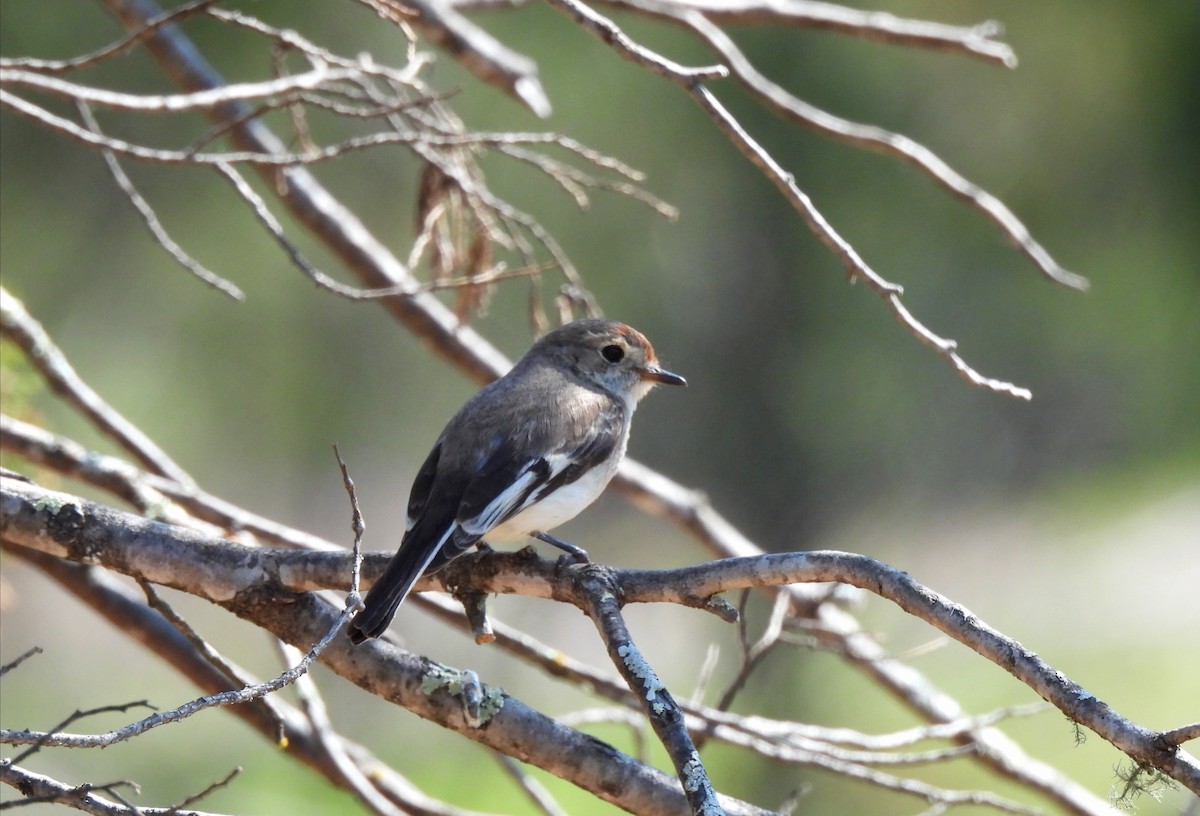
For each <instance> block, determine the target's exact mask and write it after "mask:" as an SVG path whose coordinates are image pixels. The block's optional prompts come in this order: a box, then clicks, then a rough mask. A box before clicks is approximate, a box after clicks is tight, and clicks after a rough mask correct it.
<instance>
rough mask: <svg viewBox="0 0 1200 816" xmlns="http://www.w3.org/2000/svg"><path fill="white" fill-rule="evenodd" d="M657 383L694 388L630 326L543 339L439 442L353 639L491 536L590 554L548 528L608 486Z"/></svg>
mask: <svg viewBox="0 0 1200 816" xmlns="http://www.w3.org/2000/svg"><path fill="white" fill-rule="evenodd" d="M656 383H665V384H667V385H687V381H686V380H684V379H683V377H680V376H679V375H678V374H672V373H671V372H669V371H666V370H664V369H662V368H660V367H659V364H658V358H657V357H655V355H654V348H653V346H651V345H650V341H649V340H647V339H646V338H645V337H644V336H643V335H642V334H641V333H640V332H638V331H637V330H635V329H633V328H630V327H629V326H626V325H625V324H623V323H618V322H616V321H613V320H576V321H575V322H573V323H568V324H567V325H565V326H562V327H560V328H557V329H554V330H553V331H550V332H547V333H546V334H545V335H543V336H542V337H541V338H540V339H538V340H537V342H535V343H534V344H533V346H532V347H530V349H529V351H527V352H526V353H525V356H524V357H522V358H521V359H520V360H519V361H518V362H517V364H516V365H515V366H513V368H512V370H511V371H509V372H508V373H507V374H506V375H504V376H503V377H501V378H500V379H498V380H496V381H495V382H493V383H492V384H491V385H488V386H487V387H485V388H484V389H483V390H482V391H480V392H479V393H478V394H476V395H475V396H473V397H472V398H471V399H469V400H468V401H467V403H466V404H465V405H463V407H462V408H461V409H459V411H458V413H457V414H455V415H454V417H453V418H452V419H451V420H450V422H449V424H447V425H446V428H445V430H443V431H442V435H441V436H439V437H438V440H437V442H436V443H435V444H434V446H433V450H432V451H430V452H429V456H428V457H427V458H426V459H425V464H423V465H421V470H420V471H419V472H418V473H417V477H416V479H415V480H414V481H413V486H412V490H411V492H410V494H409V498H408V524H407V527H406V529H405V533H404V538H403V539H402V540H401V542H400V549H399V550H398V551H397V552H396V554H395V555H394V556H393V557H392V560H391V562H390V563H389V564H388V566H387V570H386V571H385V572H384V573H383V576H382V577H381V578H380V579H379V580H378V581H376V582H375V584H374V585H373V586H372V587H371V590H370V591H369V592H368V593H367V598H366V607H365V608H364V609H363V610H361V611H360V612H359V613H358V614H357V615H355V617H354V620H352V621H351V622H350V639H351V640H352V641H354V642H355V643H362V642H363V641H364V640H367V639H368V638H374V637H379V636H380V635H381V634H383V632H384V631H385V630H386V629H387V627H388V624H390V623H391V621H392V617H393V616H394V615H395V614H396V610H397V609H398V608H399V606H400V603H401V602H402V601H403V600H404V598H405V597H406V596H407V595H408V592H409V590H410V589H412V586H413V584H414V583H416V581H417V579H418V578H420V577H421V576H422V575H424V574H426V573H433V572H436V571H437V570H440V569H441V568H443V567H444V566H446V564H448V563H450V562H451V561H452V560H454V559H455V558H457V557H458V556H460V555H462V554H463V553H465V552H466V551H467V550H468V549H470V548H471V547H472V546H474V545H475V544H478V543H479V542H480V541H482V540H483V539H485V538H489V539H491V538H498V539H503V538H516V537H519V536H522V535H534V536H536V537H538V538H540V539H542V540H544V541H548V542H550V543H552V544H555V545H557V546H560V547H562V548H563V549H567V550H568V551H573V552H576V553H577V554H583V551H582V550H579V549H578V548H573V547H571V546H570V545H568V544H564V543H563V542H560V541H558V540H557V539H554V538H552V537H550V536H548V535H546V534H545V533H546V531H547V530H550V529H552V528H554V527H556V526H558V525H559V524H562V523H563V522H565V521H567V520H569V519H572V518H574V517H575V515H576V514H578V513H579V511H581V510H583V508H585V507H587V506H588V505H589V504H591V503H592V502H593V501H595V500H596V498H597V497H598V496H599V495H600V493H601V492H602V491H603V490H604V488H605V486H606V485H607V484H608V483H609V481H610V480H611V479H612V477H613V475H614V474H615V473H616V472H617V466H618V465H620V463H621V459H622V458H623V457H624V456H625V445H626V443H627V442H628V441H629V425H630V421H631V420H632V419H633V411H634V408H635V407H636V406H637V403H638V400H640V399H641V398H642V397H644V396H646V394H647V393H648V392H649V391H650V389H651V388H653V387H654V385H655V384H656Z"/></svg>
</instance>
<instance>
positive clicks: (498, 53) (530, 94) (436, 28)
mask: <svg viewBox="0 0 1200 816" xmlns="http://www.w3.org/2000/svg"><path fill="white" fill-rule="evenodd" d="M357 2H359V3H362V4H363V5H365V6H368V7H370V8H372V9H373V10H374V11H375V13H376V14H378V15H379V16H380V17H382V18H383V19H385V20H391V21H393V22H396V23H399V24H411V25H412V26H413V27H414V28H416V29H417V30H419V31H420V32H421V33H422V34H424V35H425V36H426V37H427V38H428V39H429V40H430V41H431V42H434V43H436V44H437V45H440V46H441V47H442V48H444V49H445V50H446V51H447V52H449V53H450V54H451V55H452V56H453V57H454V58H455V59H457V60H458V61H459V62H460V63H462V65H463V67H465V68H466V69H467V70H468V71H470V72H471V73H473V74H475V76H477V77H479V78H480V79H482V80H483V81H484V82H487V83H488V84H489V85H495V86H496V87H497V88H499V89H500V90H502V91H504V92H505V93H508V94H511V95H512V96H513V97H515V98H517V99H519V100H520V101H522V102H524V103H525V104H526V105H527V106H528V107H529V109H530V110H531V111H533V112H534V113H536V114H537V115H538V116H541V117H543V118H545V117H547V116H549V115H550V100H549V99H548V98H547V97H546V91H545V90H544V89H543V88H542V83H541V81H540V80H539V79H538V77H537V63H535V62H534V61H533V60H531V59H530V58H529V57H526V56H525V55H524V54H518V53H517V52H516V51H513V50H512V49H511V48H509V47H508V46H506V45H504V44H503V43H501V42H500V41H499V40H497V39H496V38H495V37H493V36H492V35H490V34H488V33H487V32H486V31H484V30H483V29H482V28H480V27H479V26H477V25H475V24H474V23H472V22H471V21H470V20H468V19H467V18H466V17H463V16H462V15H461V14H459V13H458V12H457V11H455V10H454V8H453V7H452V6H451V4H449V3H445V2H442V0H404V1H403V2H400V1H399V0H357Z"/></svg>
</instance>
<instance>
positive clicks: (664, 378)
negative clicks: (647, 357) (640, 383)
mask: <svg viewBox="0 0 1200 816" xmlns="http://www.w3.org/2000/svg"><path fill="white" fill-rule="evenodd" d="M638 373H639V374H641V376H642V379H643V380H649V381H650V382H656V383H662V384H663V385H687V380H685V379H684V378H683V377H680V376H679V375H678V374H672V373H671V372H670V371H667V370H666V369H665V368H659V367H658V366H655V365H651V366H646V367H645V368H643V369H642V370H641V371H639V372H638Z"/></svg>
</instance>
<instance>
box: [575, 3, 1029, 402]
mask: <svg viewBox="0 0 1200 816" xmlns="http://www.w3.org/2000/svg"><path fill="white" fill-rule="evenodd" d="M551 4H552V5H554V6H555V7H556V8H558V9H560V10H562V11H563V12H565V13H566V14H568V15H569V16H570V17H572V18H573V19H574V20H575V21H576V22H578V23H579V24H580V25H581V26H582V27H583V28H584V29H586V30H587V31H589V32H591V33H592V34H593V35H595V36H596V37H597V38H599V39H601V40H603V41H604V42H606V43H608V44H609V45H610V46H612V47H613V49H614V50H615V51H616V52H617V54H618V55H620V56H621V57H623V58H625V59H627V60H629V61H631V62H633V63H635V64H638V65H642V66H645V67H652V68H653V69H654V71H655V73H657V74H659V75H660V76H662V77H664V78H665V79H668V80H670V81H672V82H674V83H675V84H676V85H679V86H680V87H681V88H683V89H684V90H685V91H686V92H687V94H688V95H689V96H690V97H691V98H692V99H693V100H694V101H695V102H696V103H697V104H698V105H699V106H700V107H701V108H702V109H703V110H704V112H705V113H707V114H708V116H709V118H710V119H712V121H713V123H714V124H715V125H716V126H717V128H718V129H719V130H720V131H721V132H722V133H723V134H725V136H726V138H728V139H729V140H730V142H732V143H733V145H734V147H736V148H737V149H738V151H739V152H741V154H742V155H743V156H745V157H746V158H747V159H748V160H749V161H750V163H751V164H753V165H754V166H755V167H757V168H758V169H759V170H760V171H761V172H762V173H763V174H764V175H765V176H766V177H767V179H768V180H769V181H770V182H771V183H772V184H774V185H775V188H776V189H777V190H779V192H780V193H781V194H782V195H783V197H784V198H785V199H786V200H787V202H788V203H789V204H791V205H792V207H793V209H795V210H796V212H797V213H799V215H800V217H801V218H803V220H804V222H805V223H806V224H807V225H808V228H809V230H810V231H812V233H813V234H814V235H816V236H817V238H819V239H820V240H821V242H822V243H823V244H825V246H826V247H827V248H828V249H829V250H830V251H831V252H832V253H833V254H834V255H835V256H837V258H838V259H840V260H841V262H842V264H843V266H845V268H846V274H847V275H848V277H849V279H850V281H851V282H853V281H857V280H862V281H864V282H865V283H866V284H867V286H868V287H870V289H871V291H873V292H874V293H875V294H876V295H878V296H879V297H880V299H882V300H883V302H884V304H885V305H886V306H887V307H888V309H889V310H890V311H891V313H892V316H893V317H895V318H896V320H897V321H898V322H899V323H900V325H902V326H903V327H904V328H905V329H907V330H908V332H909V333H910V334H911V335H913V336H914V337H916V338H917V339H918V340H919V341H921V343H923V344H925V345H926V346H929V347H930V348H932V349H933V350H934V351H936V352H937V353H938V354H939V355H940V356H941V357H942V358H944V359H945V360H946V361H947V362H949V363H950V364H951V365H952V366H953V367H954V370H955V371H957V372H958V373H959V375H960V376H961V377H963V379H965V380H966V381H967V382H969V383H971V384H972V385H976V386H979V387H981V388H986V389H989V390H992V391H998V392H1000V393H1004V394H1008V395H1010V396H1014V397H1019V398H1021V399H1026V400H1027V399H1031V398H1032V394H1031V393H1030V392H1029V390H1028V389H1026V388H1022V387H1020V386H1017V385H1014V384H1012V383H1009V382H1005V381H1003V380H997V379H993V378H991V377H985V376H984V375H982V374H980V373H979V372H978V371H976V370H975V369H974V368H973V367H972V366H971V365H970V364H968V363H967V361H966V360H964V359H963V357H962V356H961V355H960V354H959V353H958V350H957V349H958V343H957V342H956V341H954V340H951V339H949V338H945V337H940V336H938V335H937V334H934V333H933V332H932V331H930V330H929V329H928V328H927V327H926V326H925V325H924V324H923V323H921V322H920V321H919V320H917V318H916V317H914V316H913V314H912V313H911V312H909V310H908V308H907V307H906V306H905V305H904V303H903V302H902V301H901V299H900V298H901V295H902V294H903V289H902V288H901V287H900V286H898V285H897V284H894V283H892V282H890V281H888V280H885V279H884V278H883V277H882V276H881V275H879V274H878V273H877V272H876V271H875V270H873V269H872V268H871V267H870V266H868V265H867V263H866V261H864V260H863V259H862V257H861V256H860V255H859V254H858V252H857V251H856V250H855V249H854V247H853V246H852V245H851V244H850V242H849V241H847V240H846V239H845V238H843V237H842V236H841V235H840V234H838V232H837V230H835V229H834V227H833V225H832V224H830V223H829V222H828V221H827V220H826V219H825V216H824V215H822V214H821V212H820V210H818V209H817V207H816V205H814V204H813V202H812V199H810V198H809V197H808V195H807V194H806V193H805V192H804V191H803V190H801V189H800V187H799V185H797V184H796V180H795V178H794V177H793V176H792V174H791V173H789V172H787V170H785V169H784V168H783V167H782V166H781V165H780V164H779V162H778V161H776V159H775V158H774V157H773V156H772V155H771V154H770V153H769V152H767V150H766V149H765V148H763V147H762V145H760V144H759V143H758V142H757V141H755V139H754V138H753V137H752V136H751V135H750V134H749V132H747V131H746V129H745V128H744V127H743V126H742V124H741V122H739V121H738V120H737V119H736V118H735V117H734V116H733V115H732V114H731V113H730V112H729V110H728V109H727V108H726V107H725V106H724V105H723V104H721V102H720V101H719V100H718V99H717V98H716V96H714V95H713V93H712V92H711V91H710V90H708V88H707V87H705V86H704V85H703V84H701V82H700V77H699V76H698V75H697V74H695V72H693V71H691V70H685V71H675V70H673V63H670V61H669V60H664V59H661V58H659V59H654V58H653V57H650V56H648V55H647V49H645V48H644V47H642V46H638V45H636V44H633V43H632V42H631V41H630V40H629V38H628V37H627V36H625V35H624V34H622V33H621V32H620V29H619V28H618V27H617V26H616V24H615V23H613V22H612V21H611V20H608V19H607V18H605V17H603V16H601V15H599V14H597V13H596V12H595V11H594V10H592V9H591V8H589V7H588V6H587V5H586V4H584V3H582V2H581V0H552V3H551Z"/></svg>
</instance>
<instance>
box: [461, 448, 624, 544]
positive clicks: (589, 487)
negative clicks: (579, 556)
mask: <svg viewBox="0 0 1200 816" xmlns="http://www.w3.org/2000/svg"><path fill="white" fill-rule="evenodd" d="M619 459H620V457H614V460H619ZM617 463H618V462H617V461H614V462H613V463H612V466H611V467H606V466H604V465H601V466H599V467H594V468H592V469H591V470H589V471H588V472H587V473H585V474H583V475H582V476H580V477H579V478H578V479H576V480H575V481H573V482H571V483H570V484H568V485H563V486H562V487H560V488H559V489H558V490H555V491H554V492H553V493H551V494H550V495H549V496H546V497H545V498H544V499H542V500H541V501H540V502H538V503H537V504H535V505H533V506H531V507H526V508H525V509H524V510H522V511H521V512H520V513H517V514H516V515H515V516H513V517H512V518H510V519H509V520H508V521H506V522H504V523H503V524H500V525H497V526H496V527H495V528H493V529H492V530H491V531H490V532H488V533H487V534H485V535H484V538H485V539H487V540H489V541H490V540H493V539H513V538H520V537H521V536H525V535H528V534H529V533H532V532H534V531H535V530H536V531H538V532H546V531H548V530H552V529H554V528H555V527H557V526H558V525H560V524H562V523H564V522H567V521H570V520H571V519H573V518H575V516H577V515H579V512H580V511H581V510H583V508H585V507H587V506H588V505H589V504H591V503H592V502H594V501H595V500H596V499H597V498H599V497H600V494H601V493H603V492H604V488H605V487H607V486H608V483H609V482H610V481H611V480H612V477H613V475H614V474H615V473H616V471H617V468H616V465H617Z"/></svg>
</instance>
